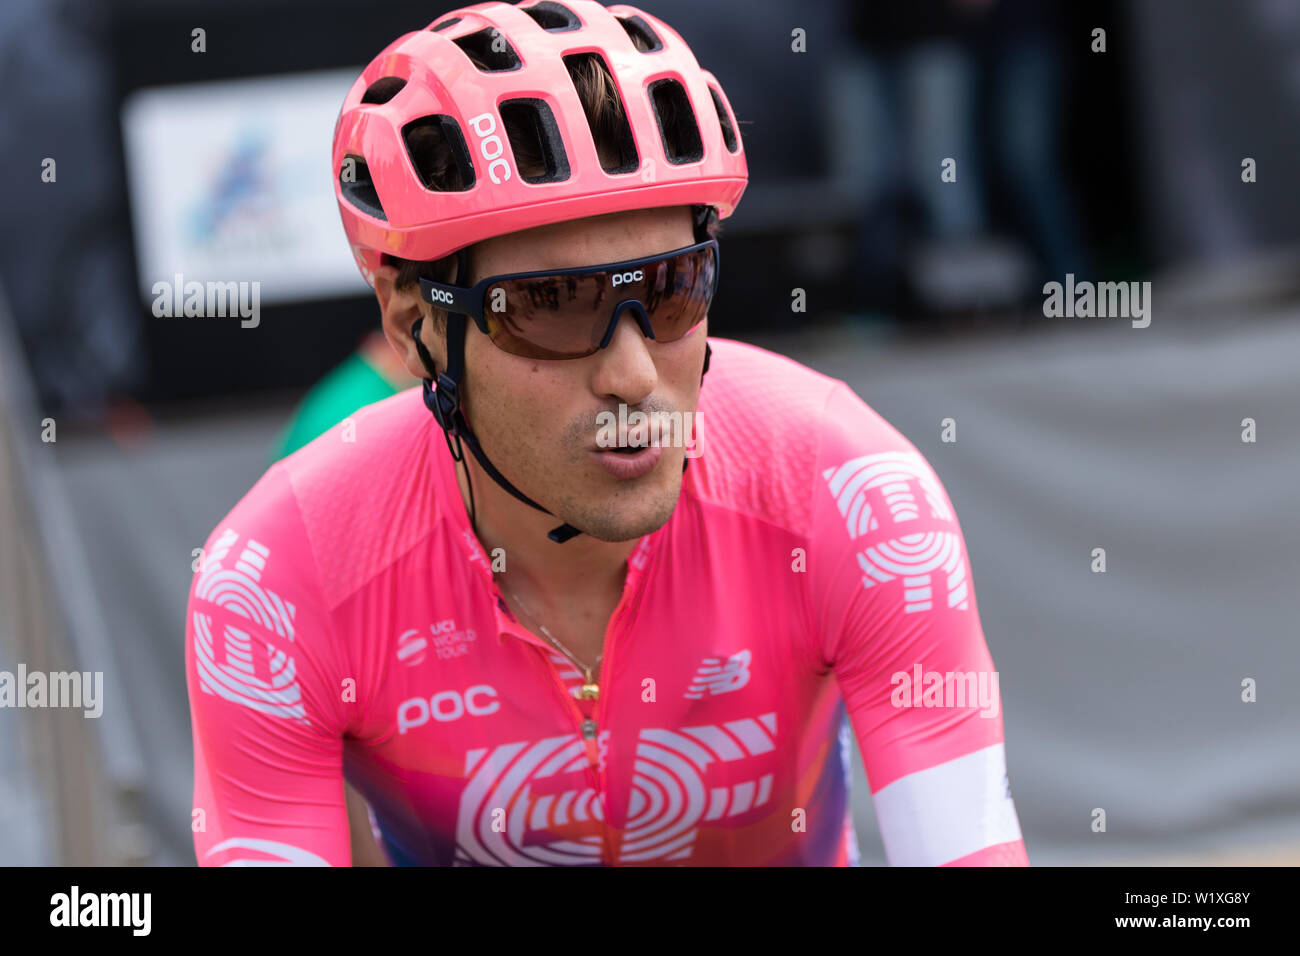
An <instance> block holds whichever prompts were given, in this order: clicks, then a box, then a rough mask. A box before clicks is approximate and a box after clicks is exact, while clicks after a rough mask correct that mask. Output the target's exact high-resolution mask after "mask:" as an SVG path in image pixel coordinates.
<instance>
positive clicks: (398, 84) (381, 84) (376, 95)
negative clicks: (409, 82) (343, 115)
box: [361, 76, 406, 103]
mask: <svg viewBox="0 0 1300 956" xmlns="http://www.w3.org/2000/svg"><path fill="white" fill-rule="evenodd" d="M405 85H406V80H404V79H402V78H401V77H400V76H381V77H380V78H379V79H377V80H375V82H373V83H371V84H370V85H369V86H368V87H366V92H365V95H363V96H362V97H361V102H362V103H387V102H388V101H389V100H391V99H392V98H393V97H394V96H396V95H397V94H398V93H400V92H401V90H402V87H404V86H405Z"/></svg>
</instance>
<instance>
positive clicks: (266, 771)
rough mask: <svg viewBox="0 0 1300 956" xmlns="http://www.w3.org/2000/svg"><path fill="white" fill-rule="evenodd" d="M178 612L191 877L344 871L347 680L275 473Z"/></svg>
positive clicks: (220, 531)
mask: <svg viewBox="0 0 1300 956" xmlns="http://www.w3.org/2000/svg"><path fill="white" fill-rule="evenodd" d="M196 565H197V568H196V572H195V575H194V581H193V583H192V585H191V588H190V595H189V603H188V606H187V608H186V614H185V619H186V623H185V668H186V683H187V687H188V690H189V700H190V718H191V722H192V728H193V737H194V806H193V819H192V824H191V829H192V830H193V833H194V852H195V856H196V858H197V860H198V863H199V865H200V866H276V865H279V866H285V865H290V866H330V865H334V866H347V865H350V863H351V844H350V840H349V830H348V817H347V809H346V804H345V800H344V789H343V733H344V730H345V727H346V719H347V715H346V710H345V708H346V705H345V704H344V703H343V700H344V698H345V691H346V685H345V683H344V679H345V677H346V676H347V674H346V671H347V668H346V667H345V666H344V665H343V663H342V661H341V659H340V655H341V651H340V649H339V645H338V644H337V642H336V641H335V640H334V636H333V634H332V632H331V622H330V617H329V613H328V610H327V608H326V606H325V602H324V600H323V599H322V596H321V589H320V586H319V583H318V575H317V571H316V564H315V561H314V558H313V555H312V551H311V548H310V545H309V542H308V538H307V535H306V532H305V529H304V527H303V524H302V519H301V516H300V513H299V510H298V507H297V503H296V500H295V498H294V494H293V490H292V487H291V485H290V482H289V480H288V477H287V473H286V472H285V470H284V467H283V466H276V467H274V468H272V469H271V470H270V471H269V472H267V474H266V475H265V476H264V477H263V478H262V480H261V481H260V482H258V484H257V485H256V486H255V487H254V488H253V490H252V491H250V492H249V494H248V495H247V496H246V497H245V498H244V500H243V501H241V502H240V503H239V504H238V505H237V506H236V507H235V509H234V510H233V511H232V512H231V513H230V514H229V515H228V516H227V517H226V518H225V520H223V521H222V523H221V524H219V525H218V526H217V528H216V529H215V530H214V531H213V533H212V536H211V537H210V538H209V539H208V541H207V544H206V546H205V548H204V549H203V552H202V554H201V555H200V556H199V558H198V560H197V562H196Z"/></svg>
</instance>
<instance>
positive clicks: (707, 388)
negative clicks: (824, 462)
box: [688, 339, 896, 532]
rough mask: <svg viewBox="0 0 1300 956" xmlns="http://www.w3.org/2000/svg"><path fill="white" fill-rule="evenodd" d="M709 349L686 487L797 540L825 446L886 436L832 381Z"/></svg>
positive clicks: (739, 350)
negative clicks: (696, 447) (849, 436)
mask: <svg viewBox="0 0 1300 956" xmlns="http://www.w3.org/2000/svg"><path fill="white" fill-rule="evenodd" d="M710 343H711V345H712V348H713V357H712V359H711V361H710V364H709V371H708V374H707V375H705V377H704V384H703V386H702V388H701V392H700V405H699V411H700V420H699V422H698V431H699V432H701V433H702V435H703V439H702V441H701V453H700V458H699V462H700V464H701V467H700V468H699V469H698V470H697V473H696V474H695V475H694V476H692V479H691V480H692V487H693V489H694V491H695V492H696V494H697V495H698V496H699V497H701V498H703V499H706V500H709V501H712V502H714V503H716V504H719V505H722V506H723V507H726V508H730V509H733V510H736V511H742V512H746V513H749V514H751V515H755V516H758V517H762V518H764V519H766V520H768V521H770V522H772V523H775V524H778V525H780V526H783V527H787V528H790V529H791V530H795V531H800V532H802V531H804V530H806V529H807V528H808V523H809V519H810V508H811V502H810V495H811V492H812V485H813V482H814V480H815V478H816V474H817V472H818V469H819V467H820V466H819V458H820V457H821V455H822V453H823V450H824V448H825V447H826V445H827V444H828V442H829V443H830V444H835V443H836V440H837V439H838V438H839V437H840V436H842V435H844V434H846V433H852V432H854V431H856V432H858V433H859V434H860V435H862V437H863V439H864V441H866V442H868V443H870V442H872V441H874V440H876V439H877V438H880V437H886V436H885V435H884V434H883V433H882V430H881V429H880V427H879V426H882V425H883V426H884V431H885V432H892V428H890V426H888V424H887V423H884V422H883V420H882V419H880V417H879V416H878V415H876V413H875V412H874V411H873V410H872V409H871V408H870V407H869V406H867V405H866V403H865V402H863V401H862V400H861V399H859V398H857V396H856V395H854V394H853V393H852V391H851V390H850V389H849V388H848V386H846V385H845V384H844V383H843V382H842V381H840V380H839V379H835V378H831V377H830V376H828V375H824V374H822V373H821V372H818V371H816V370H814V369H811V368H809V367H808V366H806V365H802V364H800V363H799V362H796V361H795V360H794V359H791V358H788V357H786V356H784V355H778V354H777V353H775V352H770V351H768V350H767V349H763V348H760V347H758V346H755V345H749V344H746V343H743V342H736V341H733V340H730V339H710ZM864 429H865V432H864ZM894 434H896V433H894ZM691 468H692V469H694V468H695V465H694V463H692V466H691ZM689 474H690V472H689V471H688V475H689Z"/></svg>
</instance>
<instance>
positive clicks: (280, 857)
mask: <svg viewBox="0 0 1300 956" xmlns="http://www.w3.org/2000/svg"><path fill="white" fill-rule="evenodd" d="M257 854H262V855H261V856H258V855H257ZM203 856H204V859H206V860H208V862H209V863H215V862H216V861H217V860H221V859H223V858H224V859H225V862H224V863H221V864H220V865H221V866H329V861H328V860H326V859H325V858H324V857H321V856H318V855H317V854H315V853H312V852H311V851H310V850H304V849H303V848H302V847H297V846H293V845H292V844H289V843H278V842H276V841H275V840H259V839H257V838H255V837H234V838H233V839H230V840H223V841H222V842H221V843H218V844H217V845H216V846H214V847H213V848H212V849H210V850H209V851H208V852H207V853H205V854H204V855H203ZM213 857H215V858H216V859H213Z"/></svg>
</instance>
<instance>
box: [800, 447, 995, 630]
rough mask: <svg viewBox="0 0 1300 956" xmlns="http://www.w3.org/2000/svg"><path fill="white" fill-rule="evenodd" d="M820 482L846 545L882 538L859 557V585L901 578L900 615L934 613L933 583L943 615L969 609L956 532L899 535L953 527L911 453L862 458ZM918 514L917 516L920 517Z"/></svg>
mask: <svg viewBox="0 0 1300 956" xmlns="http://www.w3.org/2000/svg"><path fill="white" fill-rule="evenodd" d="M822 477H823V478H825V479H826V483H827V485H828V487H829V489H830V492H831V494H832V495H834V496H835V504H836V505H837V506H838V508H839V510H840V514H841V515H842V516H843V518H844V524H845V527H846V528H847V529H848V532H849V538H850V539H851V540H857V539H858V538H861V537H864V536H867V535H872V536H873V538H874V537H875V534H876V533H877V532H879V533H882V534H883V535H884V536H885V537H884V540H875V541H874V543H872V544H869V545H867V546H866V547H864V548H863V549H862V550H861V551H860V552H859V553H858V565H859V566H860V567H861V568H862V575H863V577H862V584H863V586H864V587H868V588H872V587H876V586H877V585H880V584H884V583H886V582H890V581H896V580H899V579H901V580H902V584H903V589H904V590H903V598H904V611H905V612H906V613H908V614H915V613H917V612H919V611H928V610H931V609H932V608H933V607H934V603H935V595H934V588H935V584H934V580H933V579H934V576H936V575H940V576H941V577H940V586H941V588H942V590H943V591H944V592H945V593H946V600H945V601H944V603H945V604H946V605H947V606H948V607H949V608H954V609H957V610H966V609H967V608H968V606H969V604H968V597H969V584H968V583H967V573H966V555H965V551H964V549H963V548H962V543H961V535H960V534H959V533H957V532H956V531H943V530H925V531H919V530H918V531H915V532H912V533H906V534H900V533H899V532H900V531H905V530H906V529H907V525H908V524H909V523H911V522H918V523H919V522H923V521H927V520H929V521H934V522H942V523H944V524H950V525H951V524H953V523H954V520H955V519H954V517H953V513H952V511H951V509H949V507H948V503H947V501H946V500H945V498H944V495H943V490H942V486H941V485H940V484H939V479H938V478H937V477H935V474H934V472H933V471H932V470H931V468H930V466H929V465H928V464H926V462H925V459H923V458H922V457H921V456H920V455H918V454H916V453H915V452H902V451H896V452H884V453H881V454H877V455H864V456H862V457H861V458H854V459H852V460H851V461H847V462H845V463H844V464H842V465H840V466H839V467H838V468H827V469H826V470H825V471H823V472H822ZM923 511H924V512H925V514H923V513H922V512H923Z"/></svg>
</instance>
